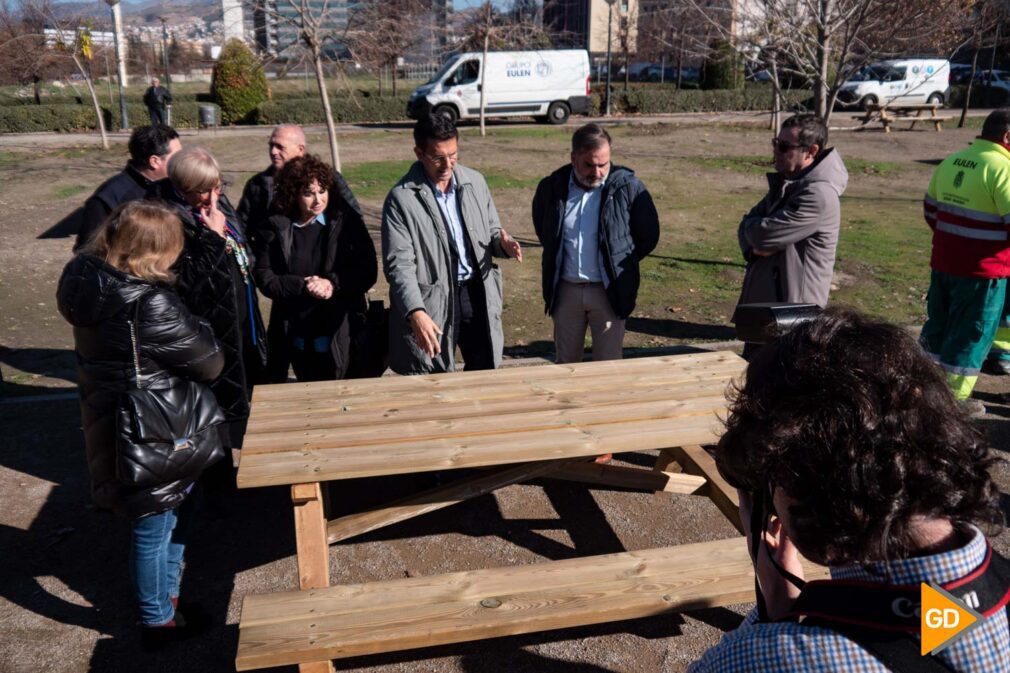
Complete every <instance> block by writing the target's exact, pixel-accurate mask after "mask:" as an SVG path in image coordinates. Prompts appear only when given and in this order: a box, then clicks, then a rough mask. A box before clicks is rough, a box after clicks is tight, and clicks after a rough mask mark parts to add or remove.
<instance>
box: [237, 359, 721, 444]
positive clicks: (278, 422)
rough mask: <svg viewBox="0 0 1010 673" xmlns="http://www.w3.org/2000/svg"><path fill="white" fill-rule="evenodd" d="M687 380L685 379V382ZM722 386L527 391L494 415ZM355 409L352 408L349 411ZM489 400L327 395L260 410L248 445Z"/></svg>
mask: <svg viewBox="0 0 1010 673" xmlns="http://www.w3.org/2000/svg"><path fill="white" fill-rule="evenodd" d="M685 383H687V384H689V385H685ZM725 390H726V379H725V378H723V377H719V378H714V379H712V380H710V381H701V382H690V381H687V382H685V381H679V382H676V381H671V383H670V384H669V386H667V387H662V386H653V387H648V388H638V387H634V386H631V387H628V388H627V389H626V390H618V391H608V390H588V391H574V392H572V391H563V392H547V391H539V392H531V393H530V394H529V395H527V396H525V397H515V398H512V399H507V400H498V401H496V402H495V404H494V413H495V414H496V415H505V414H523V413H529V412H534V411H547V410H551V409H574V408H580V407H581V408H585V407H597V406H609V405H612V404H622V403H624V402H626V401H638V402H655V401H658V400H691V399H694V398H696V397H699V396H705V395H709V394H711V395H719V394H721V393H724V392H725ZM350 412H353V413H350ZM487 414H488V401H487V400H479V399H468V400H463V401H455V402H453V403H452V404H443V403H441V402H439V401H437V400H431V401H430V402H428V403H425V404H411V405H402V404H390V403H388V401H387V404H386V406H381V407H380V406H377V407H375V408H366V409H361V408H358V407H349V406H347V405H342V404H340V403H339V401H326V402H324V403H321V404H317V405H314V406H313V407H311V408H306V409H302V410H301V411H299V412H297V413H296V412H291V413H286V414H276V415H275V414H269V415H261V416H259V417H258V418H257V420H256V424H255V427H254V429H252V430H250V431H248V432H247V433H246V440H247V444H246V447H247V448H248V447H250V446H252V445H251V444H249V442H252V441H253V439H254V438H257V437H260V436H262V435H265V434H272V433H275V432H282V431H299V430H301V431H308V430H312V429H319V428H330V429H334V428H355V427H361V426H371V427H373V428H374V427H376V426H377V425H378V424H383V425H385V424H395V423H413V422H417V421H433V420H455V419H461V418H471V417H475V416H476V417H482V418H483V417H487ZM274 450H276V448H254V449H252V451H253V452H257V453H258V452H260V451H274Z"/></svg>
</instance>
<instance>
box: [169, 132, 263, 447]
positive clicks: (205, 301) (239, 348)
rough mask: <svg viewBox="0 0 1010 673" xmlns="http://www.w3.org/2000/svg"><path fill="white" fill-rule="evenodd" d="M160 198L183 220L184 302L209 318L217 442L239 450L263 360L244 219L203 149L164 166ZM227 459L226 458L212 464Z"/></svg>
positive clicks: (179, 269) (181, 287) (181, 274)
mask: <svg viewBox="0 0 1010 673" xmlns="http://www.w3.org/2000/svg"><path fill="white" fill-rule="evenodd" d="M168 175H169V180H168V181H166V182H165V183H163V185H162V187H161V190H162V191H161V193H160V196H161V197H162V198H163V199H164V200H165V201H167V202H169V203H170V204H171V205H172V206H173V207H175V209H176V214H177V215H178V216H179V218H180V219H181V220H182V224H183V232H184V233H185V236H186V244H185V248H184V250H183V253H182V255H181V256H180V257H179V261H178V262H177V263H176V265H175V272H176V274H177V275H178V278H179V281H178V285H177V287H178V291H179V295H180V296H181V297H182V299H183V301H185V302H186V306H188V307H189V310H191V311H192V312H193V313H195V314H196V315H198V316H200V317H201V318H203V319H204V320H206V321H207V322H209V323H210V326H211V328H212V329H213V330H214V336H216V337H217V339H218V341H219V342H220V343H221V348H222V350H223V351H224V356H225V365H224V370H223V371H222V372H221V376H219V377H218V378H217V379H215V380H214V381H213V382H212V383H211V384H210V386H211V389H212V390H213V391H214V395H215V396H216V397H217V401H218V403H219V404H220V405H221V410H222V411H223V412H224V415H225V419H226V422H225V423H222V424H221V426H220V428H221V431H222V432H221V441H222V443H223V444H224V445H225V446H226V447H230V448H233V449H239V448H242V439H243V437H244V436H245V428H246V421H247V420H248V419H249V407H250V405H249V402H250V400H251V399H252V389H253V384H254V383H256V382H257V381H258V380H259V379H260V378H261V377H262V372H263V369H264V367H265V366H266V357H267V345H266V329H265V328H264V326H263V318H262V316H261V315H260V310H259V294H258V293H257V292H256V287H255V285H254V284H253V279H252V266H253V260H252V253H251V251H250V249H249V245H248V242H247V240H246V237H245V223H244V222H242V220H241V219H240V218H239V217H238V216H237V215H236V214H235V210H234V209H233V208H232V207H231V204H230V203H229V202H228V198H227V197H226V196H224V195H223V194H222V193H221V169H220V167H219V166H218V163H217V160H215V159H214V157H213V155H211V153H210V152H208V151H207V150H205V149H203V148H202V147H187V148H185V149H183V150H181V151H180V152H178V153H176V154H175V155H174V156H173V157H172V160H171V161H170V162H169V165H168ZM225 464H228V465H230V461H229V460H227V459H226V460H224V461H222V462H221V463H220V464H219V465H225Z"/></svg>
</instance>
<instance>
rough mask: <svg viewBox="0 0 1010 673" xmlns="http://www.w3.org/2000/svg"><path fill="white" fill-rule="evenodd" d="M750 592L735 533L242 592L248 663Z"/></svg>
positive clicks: (547, 626) (629, 613)
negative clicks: (425, 573) (518, 562)
mask: <svg viewBox="0 0 1010 673" xmlns="http://www.w3.org/2000/svg"><path fill="white" fill-rule="evenodd" d="M752 600H754V570H753V566H752V564H751V562H750V558H749V557H748V555H747V546H746V543H745V542H744V539H743V538H740V537H735V538H731V539H728V540H718V541H715V542H702V543H698V544H688V545H681V546H678V547H664V548H660V549H647V550H644V551H632V552H623V553H617V554H606V555H600V556H591V557H584V558H574V559H565V560H561V561H547V562H542V563H535V564H530V565H523V566H510V567H505V568H492V569H487V570H473V571H466V572H456V573H450V574H446V575H438V576H432V577H417V578H413V577H412V578H405V579H396V580H390V581H385V582H369V583H367V584H350V585H337V586H331V587H326V588H320V589H306V590H301V591H288V592H282V593H273V594H251V595H248V596H246V597H245V599H244V601H243V605H242V618H241V623H240V625H239V644H238V654H237V657H236V659H235V666H236V669H237V670H239V671H248V670H254V669H258V668H266V667H271V666H281V665H289V664H301V663H307V662H317V661H322V660H329V659H339V658H345V657H353V656H360V655H368V654H377V653H381V652H389V651H398V650H404V649H410V648H418V647H428V646H432V645H444V644H449V643H460V642H467V641H471V640H480V639H484V638H494V637H499V636H510V635H518V634H524V633H533V632H539V631H546V630H552V629H562V628H570V627H575V626H585V625H590V624H598V623H604V622H610V621H614V620H615V619H634V618H639V617H649V616H654V615H659V614H663V613H668V612H680V611H684V610H691V609H698V608H706V607H717V606H723V605H732V604H737V603H745V602H748V601H752Z"/></svg>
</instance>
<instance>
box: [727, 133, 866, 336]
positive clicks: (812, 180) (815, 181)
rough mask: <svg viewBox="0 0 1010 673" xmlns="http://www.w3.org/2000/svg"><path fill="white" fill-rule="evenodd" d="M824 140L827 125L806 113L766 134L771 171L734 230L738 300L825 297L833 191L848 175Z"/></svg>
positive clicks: (831, 257) (836, 211) (833, 235)
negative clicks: (740, 260)
mask: <svg viewBox="0 0 1010 673" xmlns="http://www.w3.org/2000/svg"><path fill="white" fill-rule="evenodd" d="M827 141H828V129H827V127H825V125H824V122H823V121H821V119H820V118H819V117H817V116H816V115H812V114H804V115H795V116H793V117H790V118H789V119H787V120H786V121H785V122H784V123H783V124H782V129H781V130H780V131H779V134H778V136H777V137H776V138H774V139H772V149H773V153H774V159H775V173H769V174H768V193H767V194H766V195H765V197H764V198H763V199H762V200H761V202H760V203H758V204H757V205H756V206H754V208H753V209H751V211H750V212H749V213H747V215H745V216H744V218H743V220H742V221H741V222H740V228H739V229H738V230H737V237H738V239H739V242H740V251H741V252H742V253H743V256H744V259H745V260H746V261H747V271H746V273H745V275H744V279H743V289H742V291H741V292H740V301H739V302H738V304H752V303H756V302H802V303H811V304H817V305H818V306H821V307H824V306H825V305H826V304H827V303H828V291H829V290H830V288H831V277H832V274H833V272H834V267H835V248H836V246H837V245H838V230H839V227H840V222H841V207H840V205H839V197H840V196H841V195H842V192H844V191H845V187H846V185H847V184H848V181H849V174H848V171H846V170H845V164H844V163H842V159H841V157H840V156H839V154H838V150H836V149H833V148H827V149H825V145H826V144H827ZM734 322H735V316H734Z"/></svg>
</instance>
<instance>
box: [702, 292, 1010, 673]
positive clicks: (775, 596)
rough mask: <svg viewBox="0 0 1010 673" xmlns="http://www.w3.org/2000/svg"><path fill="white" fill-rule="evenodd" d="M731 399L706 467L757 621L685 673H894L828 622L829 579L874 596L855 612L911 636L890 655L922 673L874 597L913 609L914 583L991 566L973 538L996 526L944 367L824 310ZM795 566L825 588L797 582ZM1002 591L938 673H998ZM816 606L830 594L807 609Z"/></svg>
mask: <svg viewBox="0 0 1010 673" xmlns="http://www.w3.org/2000/svg"><path fill="white" fill-rule="evenodd" d="M732 396H733V400H732V404H731V408H730V416H729V419H728V420H727V422H726V433H725V434H724V435H723V437H722V439H721V440H720V442H719V445H718V448H717V451H716V462H717V464H718V466H719V471H720V472H721V473H722V475H723V476H724V477H725V478H726V480H727V481H729V482H730V483H731V484H733V485H734V486H736V487H737V488H738V489H739V491H740V514H741V518H742V521H743V523H744V525H745V527H749V529H750V530H751V531H752V532H751V534H750V535H749V543H750V545H751V554H752V557H754V558H755V559H756V560H755V573H756V575H757V578H758V583H759V587H760V590H761V595H759V609H758V610H756V611H755V612H754V613H752V614H751V615H750V616H749V617H748V618H747V620H745V622H744V624H743V625H742V626H741V627H740V628H738V629H737V630H736V631H734V632H732V633H730V634H728V635H727V636H726V637H725V638H724V639H723V641H722V642H721V643H720V644H719V645H718V646H716V647H715V648H713V649H712V650H710V651H709V652H708V653H706V655H705V656H704V657H703V658H702V659H701V660H700V661H699V662H697V663H696V664H694V666H693V667H692V668H691V669H690V670H692V671H694V672H695V673H700V672H708V671H730V670H732V671H784V670H790V671H815V670H816V671H860V672H876V671H881V672H882V671H886V670H903V669H901V668H900V667H897V666H895V667H894V668H893V669H892V665H893V662H894V661H896V660H894V659H888V657H890V656H892V655H894V652H892V651H891V650H889V649H884V650H881V649H879V648H878V646H877V645H876V644H873V643H870V644H867V643H868V642H869V639H867V638H866V637H864V635H861V634H863V633H864V632H862V631H855V630H851V629H850V626H851V622H852V620H848V621H846V619H845V618H844V615H843V617H842V618H839V617H838V614H837V613H836V611H839V610H841V609H842V604H844V603H846V601H845V600H839V599H838V598H837V597H838V596H839V594H837V593H835V594H825V593H824V592H825V591H829V592H830V591H837V590H838V587H839V586H841V585H839V584H837V582H838V581H848V582H847V583H846V584H845V585H844V586H845V587H846V588H845V589H844V590H843V591H844V592H846V593H851V592H852V591H855V590H856V589H854V588H853V586H855V585H858V587H857V588H859V589H860V590H864V591H867V592H869V593H867V596H868V597H869V598H867V599H866V602H861V603H859V605H858V609H857V612H856V614H857V615H858V616H859V617H860V618H862V619H865V620H867V623H869V624H871V626H877V627H880V628H883V626H886V627H889V628H891V631H890V632H891V633H894V632H900V631H901V630H902V628H906V627H908V628H909V629H910V630H911V632H910V633H909V636H908V637H907V638H902V637H898V638H892V640H895V641H901V642H899V644H898V645H896V646H895V645H893V643H892V644H891V645H888V647H897V648H899V649H901V655H902V656H906V655H907V652H905V649H908V648H911V649H910V650H909V651H911V652H913V653H914V659H915V661H916V662H917V663H916V667H915V668H914V669H913V670H916V671H926V670H932V669H930V668H929V667H928V666H927V664H932V663H938V662H931V661H930V659H933V657H930V658H928V659H927V658H922V657H920V656H919V649H918V648H919V641H918V640H917V638H916V636H917V635H918V633H919V621H918V620H919V617H918V616H917V615H916V614H914V611H912V610H909V611H907V612H908V614H903V615H900V616H901V617H904V618H908V620H909V621H908V622H907V623H903V622H902V623H898V622H895V623H893V624H892V623H887V624H884V625H883V626H881V624H874V623H873V620H872V619H871V618H870V616H869V615H871V613H872V611H871V610H870V609H869V605H870V603H869V601H870V600H871V599H873V600H875V597H877V596H882V597H884V598H882V599H881V600H890V601H891V602H885V603H884V605H888V606H890V605H893V604H895V603H893V600H892V597H893V596H895V595H898V594H894V593H888V592H895V591H898V590H899V589H905V588H906V587H907V586H909V585H910V586H911V587H912V589H911V591H913V592H914V599H915V600H914V602H915V603H918V595H919V594H918V592H919V585H920V583H922V582H932V583H935V584H938V585H940V586H941V587H942V586H944V585H945V584H947V585H949V586H954V584H956V582H955V581H957V580H962V578H964V577H965V576H968V575H970V574H971V573H973V571H977V570H979V569H980V568H983V567H986V568H988V564H989V560H990V556H989V553H990V551H991V550H990V547H989V544H988V542H987V540H986V536H985V534H984V533H983V531H982V530H981V529H980V528H978V526H983V527H987V528H989V529H990V532H995V531H997V530H998V529H999V526H1001V525H1002V514H1001V511H1000V508H999V492H998V489H997V487H996V484H995V483H994V482H993V480H992V477H991V476H990V473H989V471H990V469H991V468H992V466H993V464H994V463H995V462H996V460H995V459H994V458H993V457H992V456H991V455H990V454H989V451H988V449H987V445H986V442H985V439H984V438H983V436H982V435H981V434H980V433H979V431H978V430H976V429H975V427H974V426H972V424H971V422H970V420H969V418H968V417H967V416H966V415H965V411H964V409H963V408H962V407H961V406H960V405H958V404H957V402H956V401H955V400H954V397H953V395H952V394H951V392H950V388H949V387H948V386H947V383H946V381H945V380H944V376H943V373H942V372H941V370H940V369H939V368H938V367H937V366H936V365H935V364H934V363H933V362H932V361H930V359H929V358H928V357H927V356H926V355H925V354H924V353H923V351H922V349H921V348H920V347H919V346H918V344H916V342H915V340H914V339H913V338H912V337H911V336H910V335H909V334H908V333H906V332H905V330H903V329H902V328H900V327H897V326H894V325H890V324H887V323H883V322H876V321H873V320H870V319H868V318H865V317H862V316H859V315H857V314H855V313H851V312H846V311H841V310H834V309H832V310H829V311H827V312H825V313H824V314H822V315H821V316H819V317H818V318H817V319H815V320H813V321H811V322H809V323H807V324H804V325H801V326H799V327H796V328H795V329H793V330H792V331H791V332H789V333H787V334H785V335H784V336H782V337H780V338H779V339H777V340H776V341H774V342H772V343H770V344H768V345H766V346H765V347H763V348H762V349H760V350H759V351H758V352H757V353H756V354H755V355H754V358H753V359H752V361H751V363H750V365H749V367H748V369H747V376H746V381H745V383H744V384H743V386H742V387H740V388H737V389H736V390H734V391H733V394H732ZM800 556H802V557H804V558H806V559H808V560H810V561H813V562H815V563H820V564H824V565H827V566H829V569H830V571H831V578H832V579H831V580H830V581H825V582H813V583H809V584H806V585H805V586H804V582H803V580H802V578H803V567H802V565H801V564H800ZM1004 563H1005V561H1000V562H996V563H994V564H993V566H994V568H996V567H999V568H1002V567H1005V566H1004V565H1003V564H1004ZM962 581H966V580H962ZM1000 581H1001V582H1005V581H1006V580H1003V579H1001V580H1000ZM801 588H802V591H801ZM1006 589H1007V587H1003V588H1002V590H1001V593H1000V596H1001V598H1000V600H1002V601H1003V604H1002V605H997V604H995V603H994V604H993V605H990V606H983V607H989V608H991V609H990V611H989V612H988V613H984V614H986V615H987V616H988V617H989V618H988V619H986V620H985V622H984V623H983V624H982V625H981V626H980V627H979V628H976V629H975V630H973V631H971V632H970V633H969V634H968V635H967V636H966V637H964V638H963V639H961V640H959V641H957V642H955V643H954V644H952V645H950V646H949V647H947V648H946V649H944V650H943V651H942V652H941V653H939V654H938V655H937V657H935V659H937V660H942V662H943V665H944V666H945V667H946V668H945V669H943V670H956V671H995V670H1008V666H1010V652H1008V645H1007V642H1008V638H1007V617H1006V614H1007V613H1006V610H1005V609H1004V606H1005V603H1006V600H1005V596H1003V594H1005V593H1006ZM950 590H951V591H953V590H954V589H950ZM817 592H821V593H817ZM824 595H830V596H835V597H836V598H835V599H832V600H828V601H826V602H822V603H820V604H817V605H815V603H816V601H815V600H814V599H815V598H816V597H817V596H824ZM842 598H845V596H842ZM852 600H853V601H856V599H855V598H853V599H852ZM983 602H984V599H983ZM812 605H815V609H811V606H812ZM976 607H977V606H976ZM981 610H982V608H980V611H981ZM885 612H887V610H885ZM814 613H818V614H817V617H816V619H815V618H813V617H812V615H813V614H814ZM990 615H991V616H990ZM800 617H802V618H803V620H804V621H803V622H802V623H799V622H798V621H797V620H798V619H799V618H800ZM895 618H896V619H897V617H895ZM864 626H865V624H864ZM867 632H869V633H876V632H875V631H873V629H872V628H870V629H869V631H867ZM885 661H886V662H887V663H886V664H885V663H884V662H885ZM924 666H926V667H925V668H923V667H924Z"/></svg>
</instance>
